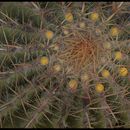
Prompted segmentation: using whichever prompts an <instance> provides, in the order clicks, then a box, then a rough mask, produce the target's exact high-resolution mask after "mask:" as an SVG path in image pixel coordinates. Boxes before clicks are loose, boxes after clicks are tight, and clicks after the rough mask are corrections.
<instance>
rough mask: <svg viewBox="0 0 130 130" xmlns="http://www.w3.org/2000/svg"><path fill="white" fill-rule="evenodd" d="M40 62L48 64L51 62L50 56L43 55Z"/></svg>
mask: <svg viewBox="0 0 130 130" xmlns="http://www.w3.org/2000/svg"><path fill="white" fill-rule="evenodd" d="M40 63H41V64H42V65H47V64H48V63H49V59H48V57H46V56H43V57H42V58H41V60H40Z"/></svg>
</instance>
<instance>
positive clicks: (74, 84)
mask: <svg viewBox="0 0 130 130" xmlns="http://www.w3.org/2000/svg"><path fill="white" fill-rule="evenodd" d="M68 85H69V88H70V89H71V90H76V89H77V87H78V82H77V81H76V80H74V79H72V80H70V81H69V84H68Z"/></svg>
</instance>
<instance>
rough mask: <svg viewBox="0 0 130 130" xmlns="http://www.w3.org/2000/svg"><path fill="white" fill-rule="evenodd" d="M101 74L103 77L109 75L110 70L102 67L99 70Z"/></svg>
mask: <svg viewBox="0 0 130 130" xmlns="http://www.w3.org/2000/svg"><path fill="white" fill-rule="evenodd" d="M101 74H102V77H104V78H108V77H109V76H110V72H109V71H108V70H106V69H104V70H103V71H102V72H101Z"/></svg>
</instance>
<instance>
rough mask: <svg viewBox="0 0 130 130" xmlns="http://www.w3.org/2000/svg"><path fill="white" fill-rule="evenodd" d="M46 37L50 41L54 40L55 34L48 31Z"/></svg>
mask: <svg viewBox="0 0 130 130" xmlns="http://www.w3.org/2000/svg"><path fill="white" fill-rule="evenodd" d="M45 36H46V38H47V39H48V40H50V39H52V38H53V36H54V33H53V32H52V31H46V33H45Z"/></svg>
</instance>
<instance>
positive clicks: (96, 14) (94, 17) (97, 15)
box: [90, 12, 99, 22]
mask: <svg viewBox="0 0 130 130" xmlns="http://www.w3.org/2000/svg"><path fill="white" fill-rule="evenodd" d="M90 19H91V20H92V21H94V22H95V21H97V20H98V19H99V14H98V13H96V12H93V13H92V14H90Z"/></svg>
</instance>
